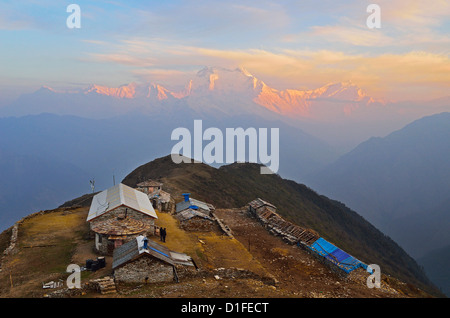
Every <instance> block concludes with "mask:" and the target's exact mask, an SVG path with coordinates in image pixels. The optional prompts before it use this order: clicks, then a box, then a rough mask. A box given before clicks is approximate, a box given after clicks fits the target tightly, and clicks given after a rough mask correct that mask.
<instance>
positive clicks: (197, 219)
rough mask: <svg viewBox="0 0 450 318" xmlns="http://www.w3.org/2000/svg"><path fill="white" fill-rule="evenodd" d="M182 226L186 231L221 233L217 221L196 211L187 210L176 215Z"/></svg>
mask: <svg viewBox="0 0 450 318" xmlns="http://www.w3.org/2000/svg"><path fill="white" fill-rule="evenodd" d="M176 218H177V219H178V220H179V221H180V226H181V228H182V229H183V230H185V231H207V232H212V231H220V228H219V226H218V224H217V222H216V220H215V219H214V218H213V217H211V216H209V215H206V214H205V213H202V212H200V211H198V210H194V209H186V210H183V211H181V212H178V213H177V214H176Z"/></svg>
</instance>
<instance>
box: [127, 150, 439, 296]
mask: <svg viewBox="0 0 450 318" xmlns="http://www.w3.org/2000/svg"><path fill="white" fill-rule="evenodd" d="M259 172H260V166H259V165H257V164H238V163H235V164H231V165H227V166H222V167H221V168H218V169H216V168H213V167H210V166H208V165H205V164H202V163H196V164H174V163H173V162H172V160H171V158H170V156H166V157H163V158H159V159H156V160H154V161H152V162H150V163H147V164H145V165H142V166H141V167H138V168H137V169H135V170H134V171H133V172H132V173H130V174H129V175H128V176H127V177H125V179H124V180H123V183H124V184H127V185H129V186H135V185H136V184H137V183H139V182H141V181H144V180H147V179H156V180H160V181H162V182H163V183H164V188H165V189H166V190H168V191H169V192H171V193H172V195H173V196H174V197H175V199H176V200H177V201H181V199H182V198H181V193H183V192H190V193H191V195H192V197H195V198H198V199H201V200H204V201H206V202H209V203H212V204H214V205H215V206H216V207H220V208H232V207H241V206H244V205H245V204H247V203H248V202H249V201H251V200H253V199H254V198H256V197H261V198H263V199H265V200H267V201H269V202H271V203H273V204H275V205H276V206H277V207H278V212H279V213H280V214H281V215H282V216H283V217H285V218H286V219H288V220H290V221H292V222H294V223H296V224H298V225H301V226H304V227H308V228H312V229H314V230H316V231H317V232H319V233H320V235H321V236H323V237H324V238H325V239H327V240H329V241H331V242H333V243H334V244H336V245H338V246H339V247H340V248H342V249H343V250H345V251H347V252H348V253H350V254H352V255H354V256H355V257H357V258H360V259H361V260H362V261H363V262H366V263H368V264H378V265H380V267H381V270H382V272H384V273H386V274H390V275H392V276H394V277H397V278H399V279H400V280H402V281H405V282H407V283H411V284H414V285H416V286H418V287H420V288H422V289H424V290H426V291H427V292H430V293H432V294H439V291H438V290H437V288H436V287H435V286H433V285H432V283H431V282H430V281H429V279H428V278H427V277H426V275H425V273H424V272H423V270H422V269H421V267H420V266H418V264H417V263H416V262H415V260H414V259H413V258H411V257H410V256H409V255H408V254H407V253H406V252H405V251H404V250H403V249H402V248H400V247H399V246H398V245H397V244H396V243H395V242H394V241H393V240H391V239H390V238H389V237H387V236H385V235H384V234H383V233H381V232H380V231H379V230H377V229H376V228H375V227H374V226H372V225H371V224H370V223H369V222H367V221H366V220H365V219H364V218H362V217H361V216H360V215H358V214H357V213H356V212H354V211H352V210H350V209H349V208H347V207H346V206H345V205H344V204H342V203H340V202H337V201H334V200H331V199H329V198H327V197H325V196H322V195H319V194H317V193H316V192H315V191H313V190H311V189H309V188H308V187H306V186H305V185H301V184H298V183H296V182H293V181H290V180H285V179H282V178H281V177H279V176H278V175H261V174H260V173H259Z"/></svg>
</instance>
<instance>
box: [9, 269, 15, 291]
mask: <svg viewBox="0 0 450 318" xmlns="http://www.w3.org/2000/svg"><path fill="white" fill-rule="evenodd" d="M9 280H10V282H11V288H13V287H14V286H13V281H12V272H11V271H9Z"/></svg>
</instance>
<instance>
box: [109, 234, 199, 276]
mask: <svg viewBox="0 0 450 318" xmlns="http://www.w3.org/2000/svg"><path fill="white" fill-rule="evenodd" d="M144 238H145V236H142V235H140V236H138V237H137V238H136V239H135V240H131V241H130V242H127V243H125V244H123V245H122V246H120V247H118V248H116V249H115V250H114V252H113V264H112V268H113V269H115V268H117V267H119V266H122V265H124V264H125V263H128V262H130V261H133V260H135V259H137V258H139V257H141V256H143V255H151V256H153V257H155V258H157V259H160V260H162V261H164V262H166V263H168V264H170V265H175V264H180V265H188V266H194V264H193V262H192V259H191V257H190V256H188V255H186V254H183V253H178V252H174V251H171V250H169V249H168V248H167V247H165V246H163V245H160V244H158V243H156V242H154V241H152V240H148V241H147V248H146V249H144Z"/></svg>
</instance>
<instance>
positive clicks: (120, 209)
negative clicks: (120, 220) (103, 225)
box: [90, 206, 155, 229]
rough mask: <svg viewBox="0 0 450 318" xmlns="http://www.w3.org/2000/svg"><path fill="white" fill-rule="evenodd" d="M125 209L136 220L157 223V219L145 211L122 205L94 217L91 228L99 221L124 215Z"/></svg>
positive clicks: (128, 215)
mask: <svg viewBox="0 0 450 318" xmlns="http://www.w3.org/2000/svg"><path fill="white" fill-rule="evenodd" d="M125 210H127V217H130V218H133V219H135V220H139V221H142V222H144V223H146V224H148V225H151V226H154V225H155V219H154V218H152V217H151V216H148V215H146V214H144V213H141V212H138V211H136V210H133V209H131V208H127V207H124V206H120V207H118V208H116V209H114V210H112V211H109V212H106V213H104V214H102V215H100V216H99V217H97V218H95V219H93V220H92V221H91V222H90V225H91V229H92V227H93V226H94V225H95V224H97V222H103V221H105V220H108V219H110V218H117V217H119V216H123V215H125Z"/></svg>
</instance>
